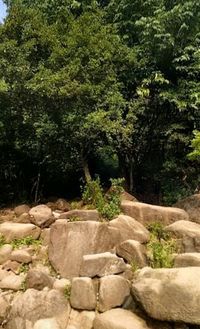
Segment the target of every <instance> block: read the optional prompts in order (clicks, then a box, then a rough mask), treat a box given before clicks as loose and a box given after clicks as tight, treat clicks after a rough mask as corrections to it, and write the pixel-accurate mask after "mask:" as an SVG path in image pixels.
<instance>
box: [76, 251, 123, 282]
mask: <svg viewBox="0 0 200 329" xmlns="http://www.w3.org/2000/svg"><path fill="white" fill-rule="evenodd" d="M125 270H126V264H125V263H124V260H123V259H122V258H119V257H117V256H116V255H115V254H111V253H110V252H105V253H101V254H94V255H85V256H83V261H82V265H81V269H80V276H88V277H91V278H93V277H95V276H98V277H102V276H105V275H110V274H118V273H121V272H124V271H125Z"/></svg>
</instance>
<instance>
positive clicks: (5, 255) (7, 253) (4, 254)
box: [0, 244, 13, 265]
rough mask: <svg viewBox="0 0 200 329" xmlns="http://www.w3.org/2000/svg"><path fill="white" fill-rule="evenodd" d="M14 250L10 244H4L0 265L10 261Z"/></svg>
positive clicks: (0, 248) (1, 250) (0, 250)
mask: <svg viewBox="0 0 200 329" xmlns="http://www.w3.org/2000/svg"><path fill="white" fill-rule="evenodd" d="M12 249H13V248H12V246H11V245H10V244H4V245H3V246H2V247H0V265H2V264H3V263H5V262H6V261H7V260H9V259H10V255H11V252H12Z"/></svg>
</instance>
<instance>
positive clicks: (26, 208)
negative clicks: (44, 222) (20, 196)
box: [14, 204, 30, 217]
mask: <svg viewBox="0 0 200 329" xmlns="http://www.w3.org/2000/svg"><path fill="white" fill-rule="evenodd" d="M29 210H30V207H29V206H28V205H27V204H21V205H19V206H17V207H15V209H14V212H15V215H16V216H17V217H19V216H20V215H22V214H24V213H28V212H29Z"/></svg>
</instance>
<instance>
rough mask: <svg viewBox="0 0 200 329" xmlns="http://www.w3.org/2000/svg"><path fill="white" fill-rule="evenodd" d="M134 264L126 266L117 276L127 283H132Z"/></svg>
mask: <svg viewBox="0 0 200 329" xmlns="http://www.w3.org/2000/svg"><path fill="white" fill-rule="evenodd" d="M134 266H135V264H131V265H130V264H126V270H125V271H124V272H123V273H121V274H119V275H120V276H121V277H122V278H124V279H126V280H128V281H132V280H133V277H134V272H135V267H134Z"/></svg>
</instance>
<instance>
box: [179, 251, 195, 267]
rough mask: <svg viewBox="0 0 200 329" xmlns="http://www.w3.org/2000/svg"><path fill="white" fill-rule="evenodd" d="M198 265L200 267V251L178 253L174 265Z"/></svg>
mask: <svg viewBox="0 0 200 329" xmlns="http://www.w3.org/2000/svg"><path fill="white" fill-rule="evenodd" d="M189 266H198V267H200V253H198V252H194V253H193V252H191V253H184V254H178V255H176V256H175V258H174V267H189Z"/></svg>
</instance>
